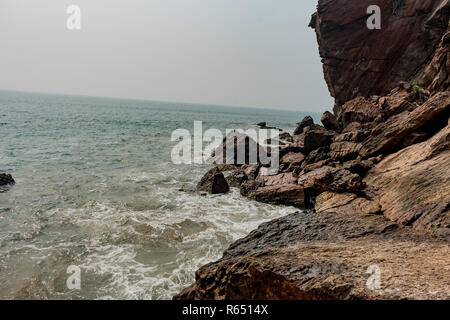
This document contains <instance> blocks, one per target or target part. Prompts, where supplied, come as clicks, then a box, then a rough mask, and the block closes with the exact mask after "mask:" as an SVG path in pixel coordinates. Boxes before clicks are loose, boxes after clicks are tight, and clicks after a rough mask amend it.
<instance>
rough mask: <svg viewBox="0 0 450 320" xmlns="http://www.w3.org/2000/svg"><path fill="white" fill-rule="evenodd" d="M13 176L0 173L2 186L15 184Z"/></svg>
mask: <svg viewBox="0 0 450 320" xmlns="http://www.w3.org/2000/svg"><path fill="white" fill-rule="evenodd" d="M15 183H16V182H15V181H14V179H13V177H12V176H11V175H10V174H7V173H0V186H6V185H10V184H15Z"/></svg>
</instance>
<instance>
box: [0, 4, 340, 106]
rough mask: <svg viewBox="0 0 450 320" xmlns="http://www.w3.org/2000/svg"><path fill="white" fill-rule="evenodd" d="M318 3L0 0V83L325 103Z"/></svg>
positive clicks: (166, 96)
mask: <svg viewBox="0 0 450 320" xmlns="http://www.w3.org/2000/svg"><path fill="white" fill-rule="evenodd" d="M316 3H317V0H70V1H66V0H0V89H6V90H24V91H38V92H54V93H69V94H83V95H94V96H108V97H125V98H136V99H149V100H162V101H179V102H194V103H205V104H220V105H232V106H255V107H268V108H281V109H297V110H305V111H324V110H326V109H331V107H332V105H333V102H332V101H333V100H332V99H331V97H330V96H329V93H328V90H327V88H326V84H325V81H324V79H323V74H322V66H321V63H320V58H319V54H318V48H317V43H316V39H315V34H314V32H313V30H312V29H310V28H308V23H309V20H310V17H311V14H312V13H313V12H314V11H315V7H316ZM71 4H75V5H78V6H79V7H80V8H81V30H76V31H69V30H68V29H67V28H66V20H67V18H68V14H67V13H66V9H67V7H68V6H69V5H71Z"/></svg>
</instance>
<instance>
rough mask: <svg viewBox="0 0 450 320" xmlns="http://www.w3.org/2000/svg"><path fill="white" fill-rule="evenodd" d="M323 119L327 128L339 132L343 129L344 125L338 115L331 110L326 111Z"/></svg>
mask: <svg viewBox="0 0 450 320" xmlns="http://www.w3.org/2000/svg"><path fill="white" fill-rule="evenodd" d="M321 121H322V124H323V126H324V127H325V129H327V130H331V131H337V132H339V131H341V130H342V126H341V124H340V123H339V121H338V119H337V118H336V116H335V115H334V114H332V113H331V112H329V111H325V113H324V114H323V116H322V119H321Z"/></svg>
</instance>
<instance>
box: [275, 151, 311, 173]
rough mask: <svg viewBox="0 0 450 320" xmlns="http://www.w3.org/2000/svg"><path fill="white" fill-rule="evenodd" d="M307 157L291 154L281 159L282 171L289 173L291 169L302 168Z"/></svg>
mask: <svg viewBox="0 0 450 320" xmlns="http://www.w3.org/2000/svg"><path fill="white" fill-rule="evenodd" d="M304 159H305V156H304V155H303V154H302V153H300V152H289V153H288V154H286V155H284V156H283V157H282V158H281V159H280V169H281V170H287V171H289V170H290V168H291V169H292V168H294V167H295V166H300V165H301V164H302V162H303V160H304Z"/></svg>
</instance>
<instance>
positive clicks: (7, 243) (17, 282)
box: [0, 91, 319, 299]
mask: <svg viewBox="0 0 450 320" xmlns="http://www.w3.org/2000/svg"><path fill="white" fill-rule="evenodd" d="M305 115H306V114H305V113H302V112H300V111H298V112H297V111H280V110H264V109H253V108H231V107H220V106H208V105H194V104H183V103H164V102H151V101H137V100H122V99H109V98H92V97H79V96H64V95H47V94H32V93H19V92H6V91H0V137H1V143H0V172H6V173H11V174H12V175H13V177H14V179H15V180H16V182H17V183H16V185H14V186H13V187H12V188H11V189H10V190H8V191H7V192H3V193H0V299H14V298H21V299H38V298H46V299H171V298H172V296H173V295H174V294H176V293H178V292H179V291H180V290H181V289H183V288H184V287H186V286H187V285H189V284H191V283H192V282H193V281H194V272H195V270H196V269H198V268H199V267H200V266H202V265H204V264H206V263H209V262H212V261H215V260H217V259H219V258H220V257H221V255H222V252H223V251H224V250H225V249H226V248H227V247H228V246H229V245H230V244H231V243H232V242H233V241H235V240H237V239H239V238H242V237H244V236H246V235H247V234H248V233H249V232H250V231H251V230H253V229H255V228H256V227H257V226H258V225H259V224H261V223H262V222H265V221H268V220H271V219H274V218H277V217H280V216H283V215H286V214H288V213H291V212H295V211H296V210H295V209H294V208H292V207H282V206H271V205H266V204H261V203H257V202H253V201H250V200H247V199H245V198H243V197H241V196H240V195H239V191H238V190H233V191H232V192H231V193H230V194H226V195H217V196H200V195H198V194H197V193H196V192H195V186H196V184H197V182H198V181H199V179H200V178H201V176H202V175H203V174H204V173H205V172H206V171H207V169H208V168H209V166H208V165H175V164H173V163H172V162H171V158H170V152H171V149H172V147H173V146H174V145H175V144H176V142H171V139H170V138H171V134H172V132H173V131H174V130H175V129H179V128H184V129H188V130H189V131H191V132H193V125H194V121H203V129H204V130H207V129H209V128H217V129H220V130H225V129H226V128H229V129H232V128H242V129H247V128H249V127H251V126H252V125H253V124H254V123H257V122H261V121H267V122H268V124H269V125H274V126H277V127H281V128H283V129H286V130H289V131H291V130H292V129H294V127H295V123H296V122H299V121H300V120H301V119H302V118H303V117H304V116H305ZM313 116H315V118H316V119H317V117H318V116H319V115H313ZM70 265H75V266H78V267H79V268H80V270H81V288H80V289H79V290H77V289H68V288H67V285H66V281H67V278H68V277H69V276H70V274H68V273H67V268H68V266H70Z"/></svg>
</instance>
